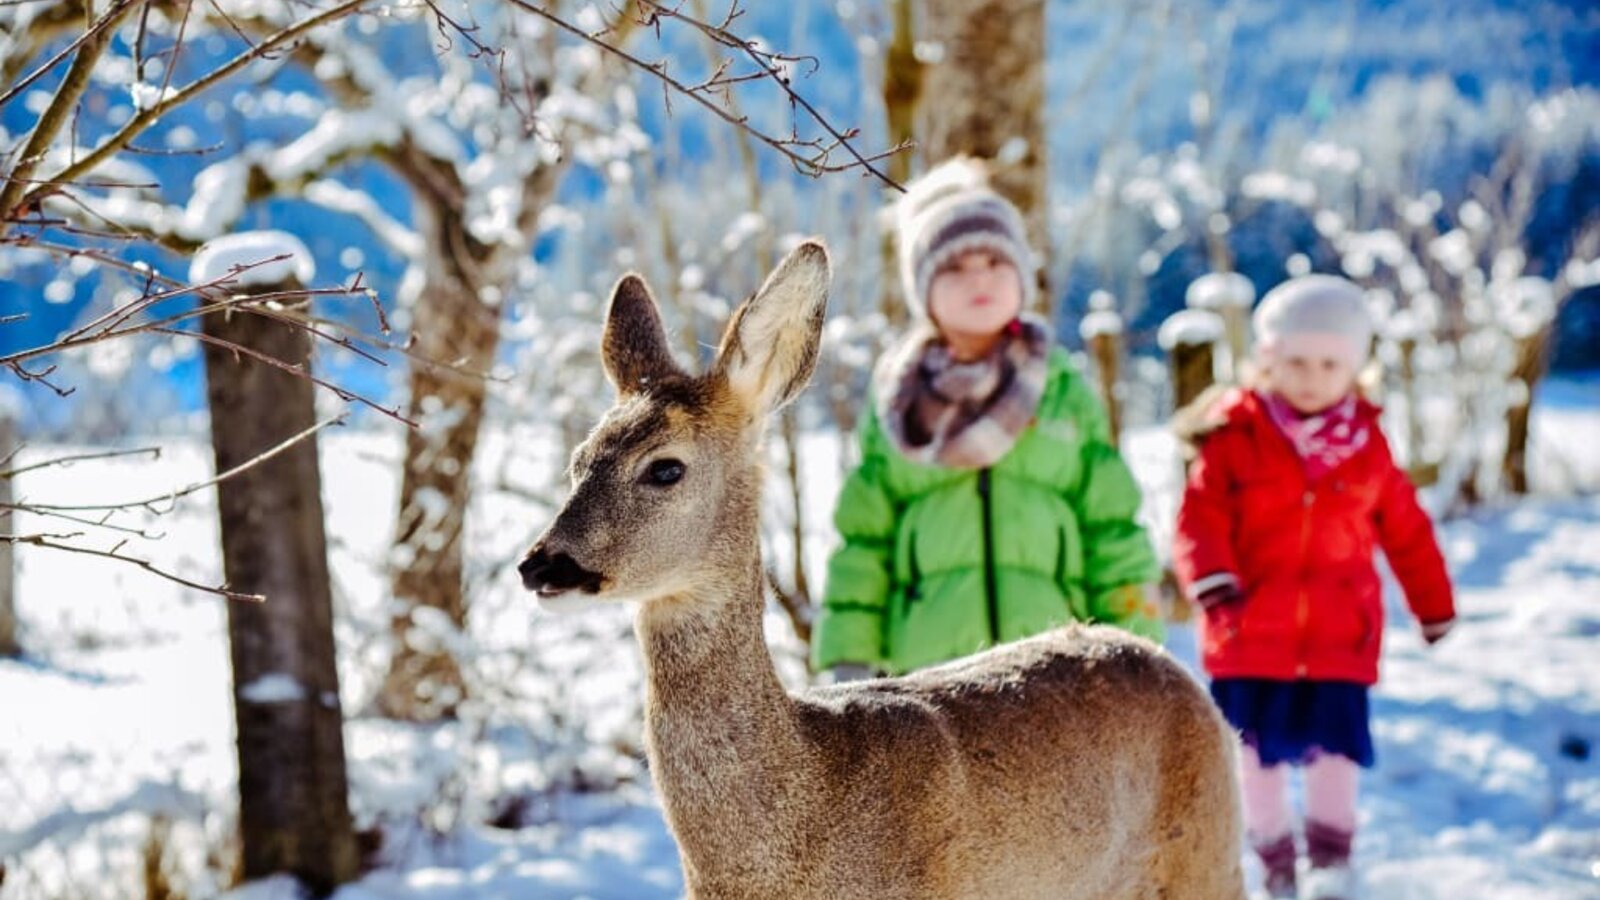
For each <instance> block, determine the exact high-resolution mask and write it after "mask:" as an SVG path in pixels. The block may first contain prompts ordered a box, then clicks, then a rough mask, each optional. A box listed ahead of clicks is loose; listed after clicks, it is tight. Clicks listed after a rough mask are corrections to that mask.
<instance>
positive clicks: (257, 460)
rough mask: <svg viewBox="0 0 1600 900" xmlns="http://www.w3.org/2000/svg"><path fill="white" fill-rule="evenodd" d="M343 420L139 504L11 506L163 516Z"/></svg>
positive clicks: (315, 427)
mask: <svg viewBox="0 0 1600 900" xmlns="http://www.w3.org/2000/svg"><path fill="white" fill-rule="evenodd" d="M347 418H349V415H348V414H347V413H341V414H339V415H337V416H334V417H333V418H331V419H324V420H322V421H321V422H318V423H317V424H315V425H313V426H311V427H310V428H307V429H306V430H304V431H302V432H300V433H299V434H295V435H292V436H290V437H288V438H285V439H284V440H282V441H280V442H278V443H277V444H276V445H274V446H273V447H271V448H270V449H268V450H264V451H262V452H261V453H260V454H258V455H256V456H253V457H251V458H250V459H247V460H245V461H244V462H242V463H240V464H239V465H237V466H234V467H233V468H231V469H229V470H228V471H226V472H222V473H219V474H218V475H217V476H216V477H214V478H207V479H206V480H205V481H197V482H195V483H194V484H191V485H188V486H187V487H182V488H175V489H173V490H171V491H169V492H167V493H165V494H158V495H156V496H154V497H148V498H145V499H142V500H126V501H123V502H121V503H90V504H82V505H63V504H55V503H16V504H13V506H14V507H15V508H17V509H21V510H23V511H25V512H34V511H44V512H107V511H114V510H131V509H143V510H145V511H147V512H150V513H152V514H154V515H158V516H160V515H165V514H167V513H169V512H171V511H172V510H173V508H174V506H175V505H176V503H177V501H178V500H179V499H181V498H183V497H187V496H189V495H190V494H193V493H195V492H197V491H203V490H205V489H206V488H209V487H215V486H216V485H219V484H221V483H222V482H224V481H227V480H228V479H230V478H235V477H238V476H239V475H241V474H243V473H245V472H248V471H250V470H251V469H253V468H255V467H256V466H259V465H261V464H262V463H264V462H266V461H267V460H269V459H272V458H273V457H275V456H277V455H278V454H280V453H283V452H284V451H285V450H288V449H289V448H291V447H293V446H295V445H296V444H298V443H300V442H301V441H304V440H306V439H307V438H310V437H311V436H312V435H314V434H316V433H317V432H319V431H321V430H323V429H324V428H327V427H329V426H331V425H343V424H344V422H345V420H346V419H347ZM161 503H165V504H166V509H162V508H161V507H160V506H158V505H157V504H161Z"/></svg>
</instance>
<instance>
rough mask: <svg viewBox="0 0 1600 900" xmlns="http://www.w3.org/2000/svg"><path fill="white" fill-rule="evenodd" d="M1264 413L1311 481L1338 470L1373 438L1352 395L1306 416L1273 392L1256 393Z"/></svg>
mask: <svg viewBox="0 0 1600 900" xmlns="http://www.w3.org/2000/svg"><path fill="white" fill-rule="evenodd" d="M1257 396H1259V397H1260V398H1261V402H1262V404H1263V405H1264V406H1266V408H1267V415H1268V416H1270V417H1271V418H1272V423H1273V424H1274V425H1277V426H1278V430H1279V431H1281V432H1283V436H1284V437H1286V438H1288V439H1289V443H1290V444H1291V445H1293V447H1294V451H1295V453H1297V454H1299V456H1300V461H1301V462H1302V463H1303V464H1304V465H1305V467H1306V477H1307V478H1309V479H1310V480H1312V481H1316V480H1317V479H1318V478H1321V477H1322V476H1324V475H1326V474H1328V473H1329V472H1331V471H1333V470H1334V469H1337V468H1338V467H1339V464H1340V463H1343V462H1344V461H1345V460H1347V459H1349V458H1350V457H1352V456H1355V455H1356V453H1357V452H1359V451H1360V450H1361V448H1362V447H1365V446H1366V445H1367V441H1368V440H1369V439H1371V437H1372V431H1371V428H1369V427H1368V425H1367V423H1365V422H1363V421H1361V420H1360V418H1359V417H1358V416H1357V409H1358V407H1357V405H1356V396H1355V394H1350V395H1348V396H1346V397H1345V398H1344V399H1343V400H1340V401H1339V402H1338V403H1335V404H1334V405H1333V406H1331V407H1329V408H1328V409H1325V410H1323V411H1322V412H1319V413H1317V414H1316V415H1311V416H1308V415H1305V414H1304V413H1301V412H1300V411H1299V410H1297V409H1295V408H1294V406H1293V405H1291V404H1290V403H1289V401H1288V400H1285V399H1284V398H1283V395H1281V394H1278V393H1276V392H1272V393H1261V394H1258V395H1257Z"/></svg>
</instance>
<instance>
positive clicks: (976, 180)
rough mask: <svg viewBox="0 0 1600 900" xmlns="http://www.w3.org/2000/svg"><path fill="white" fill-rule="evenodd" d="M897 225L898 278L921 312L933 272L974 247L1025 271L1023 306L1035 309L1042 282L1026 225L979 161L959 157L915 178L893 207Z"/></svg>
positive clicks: (923, 314)
mask: <svg viewBox="0 0 1600 900" xmlns="http://www.w3.org/2000/svg"><path fill="white" fill-rule="evenodd" d="M895 226H896V231H897V233H898V238H899V241H898V243H899V250H900V280H901V282H902V284H903V285H904V288H905V296H906V302H907V303H909V304H910V305H911V309H912V311H913V312H914V313H916V314H917V315H918V316H920V317H923V318H927V316H928V288H929V286H931V285H932V284H933V276H934V275H935V274H936V273H937V272H938V271H939V269H940V268H941V267H943V266H945V265H947V264H949V263H951V262H953V261H955V259H956V258H957V257H959V256H961V255H962V254H963V253H969V252H971V251H974V250H987V251H989V252H991V253H997V254H999V255H1000V256H1003V257H1005V258H1006V259H1008V260H1010V261H1011V264H1012V265H1014V266H1016V267H1017V272H1018V273H1019V274H1020V275H1021V276H1022V278H1021V281H1022V308H1023V309H1030V308H1032V306H1033V301H1034V294H1035V293H1036V292H1037V290H1038V287H1037V285H1036V284H1035V279H1034V266H1035V263H1034V258H1033V251H1032V250H1030V249H1029V248H1028V232H1027V226H1026V225H1024V224H1023V222H1022V214H1021V213H1020V212H1018V211H1017V208H1016V207H1015V206H1013V205H1012V204H1011V201H1009V200H1007V199H1006V198H1004V197H1002V196H1000V195H999V194H997V193H995V191H994V189H993V188H991V187H990V186H989V171H988V169H987V168H986V167H985V166H984V164H983V163H982V162H980V161H979V160H976V159H973V158H972V157H970V156H957V157H955V158H953V159H950V160H948V161H946V162H943V163H941V164H939V165H938V166H936V167H935V168H934V169H933V170H932V171H930V172H928V173H927V174H926V175H923V176H922V177H921V178H919V179H917V180H916V181H915V182H913V183H912V184H911V186H910V187H909V188H907V190H906V195H905V196H904V197H902V198H900V202H899V203H898V204H896V206H895Z"/></svg>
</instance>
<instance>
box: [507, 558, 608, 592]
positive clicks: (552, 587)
mask: <svg viewBox="0 0 1600 900" xmlns="http://www.w3.org/2000/svg"><path fill="white" fill-rule="evenodd" d="M517 572H518V573H519V574H520V575H521V576H522V586H523V587H525V588H527V589H528V590H530V591H539V592H541V593H559V592H561V591H570V590H581V591H585V592H588V593H591V594H592V593H595V592H596V591H599V590H600V582H601V577H600V574H599V573H598V572H591V571H589V570H588V569H585V568H584V567H583V566H580V565H578V561H577V560H575V559H573V558H572V557H571V556H568V555H567V554H565V553H550V552H549V551H547V550H545V549H544V548H543V547H535V548H534V549H533V551H532V552H531V553H529V554H528V555H527V557H526V558H524V559H523V560H522V562H521V563H519V564H518V565H517Z"/></svg>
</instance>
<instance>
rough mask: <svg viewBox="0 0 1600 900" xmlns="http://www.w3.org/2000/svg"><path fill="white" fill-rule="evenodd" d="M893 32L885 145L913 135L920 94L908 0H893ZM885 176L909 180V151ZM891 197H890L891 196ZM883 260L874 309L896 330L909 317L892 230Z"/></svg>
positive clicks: (885, 233) (886, 64) (887, 60)
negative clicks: (887, 138)
mask: <svg viewBox="0 0 1600 900" xmlns="http://www.w3.org/2000/svg"><path fill="white" fill-rule="evenodd" d="M890 14H891V15H892V16H893V17H894V33H893V36H892V37H891V38H890V41H889V47H888V51H887V52H886V53H885V54H884V59H883V109H884V115H885V117H886V119H887V125H888V129H889V146H891V147H894V146H898V145H899V144H901V143H903V142H905V141H910V140H914V139H915V138H916V114H917V100H918V98H920V97H921V96H922V68H923V67H922V63H921V62H919V61H918V60H917V53H916V44H917V35H916V16H915V14H914V10H913V8H912V3H911V0H893V2H892V9H891V13H890ZM884 164H885V166H886V167H887V171H888V175H889V177H890V178H891V179H893V180H894V182H895V183H896V184H901V185H904V184H906V183H907V182H909V181H910V180H911V174H912V170H911V151H910V150H907V151H905V152H903V153H896V154H895V155H894V156H891V157H889V158H888V159H887V160H885V163H884ZM891 199H892V198H891ZM878 249H879V253H880V258H881V259H882V260H883V272H884V278H883V293H882V294H880V295H879V300H878V309H879V311H880V312H882V313H883V317H884V319H885V320H887V321H888V323H889V326H890V328H892V329H895V330H899V329H900V328H902V327H904V326H905V324H906V322H907V321H908V320H909V319H910V318H911V316H910V311H909V309H908V308H907V306H906V302H905V298H904V297H902V296H901V287H900V277H899V273H900V267H899V264H898V262H897V261H896V260H897V257H896V247H895V230H894V229H893V228H890V227H886V228H884V229H883V230H882V234H881V236H880V237H879V245H878Z"/></svg>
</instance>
